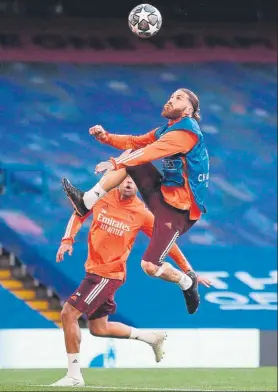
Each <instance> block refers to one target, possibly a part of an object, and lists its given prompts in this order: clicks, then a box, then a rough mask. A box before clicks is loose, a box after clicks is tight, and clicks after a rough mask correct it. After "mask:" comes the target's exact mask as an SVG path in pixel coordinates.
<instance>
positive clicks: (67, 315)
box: [61, 302, 78, 323]
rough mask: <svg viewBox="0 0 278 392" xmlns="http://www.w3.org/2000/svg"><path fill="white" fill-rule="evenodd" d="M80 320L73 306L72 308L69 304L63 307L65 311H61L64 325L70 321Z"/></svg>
mask: <svg viewBox="0 0 278 392" xmlns="http://www.w3.org/2000/svg"><path fill="white" fill-rule="evenodd" d="M76 318H78V317H77V315H76V312H75V309H74V307H73V306H71V305H70V304H69V303H67V302H66V303H65V304H64V306H63V309H62V311H61V320H62V322H63V323H66V322H68V321H70V320H74V319H76Z"/></svg>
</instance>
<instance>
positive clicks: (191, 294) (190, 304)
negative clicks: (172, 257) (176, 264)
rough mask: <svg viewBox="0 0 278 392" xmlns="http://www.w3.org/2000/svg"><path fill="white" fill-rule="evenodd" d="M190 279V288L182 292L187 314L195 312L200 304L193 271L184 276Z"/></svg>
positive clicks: (196, 280) (195, 276)
mask: <svg viewBox="0 0 278 392" xmlns="http://www.w3.org/2000/svg"><path fill="white" fill-rule="evenodd" d="M186 275H187V276H189V277H190V278H191V279H192V282H193V283H192V286H191V287H189V289H187V290H183V291H182V292H183V295H184V298H185V302H186V306H187V310H188V313H189V314H193V313H195V312H197V310H198V307H199V304H200V296H199V292H198V278H197V275H196V273H195V272H194V271H189V272H187V274H186Z"/></svg>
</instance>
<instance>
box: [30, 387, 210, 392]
mask: <svg viewBox="0 0 278 392" xmlns="http://www.w3.org/2000/svg"><path fill="white" fill-rule="evenodd" d="M33 386H36V387H50V385H33ZM51 388H66V387H52V386H51ZM71 388H88V389H89V388H91V389H93V390H100V389H104V390H105V389H113V390H115V391H119V392H121V391H153V392H161V391H162V392H163V391H165V392H166V391H169V392H218V391H216V390H215V389H202V390H201V389H184V388H152V387H150V388H149V387H142V388H139V387H133V388H132V387H116V386H111V387H108V386H96V385H85V387H78V386H76V387H71Z"/></svg>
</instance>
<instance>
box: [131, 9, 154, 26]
mask: <svg viewBox="0 0 278 392" xmlns="http://www.w3.org/2000/svg"><path fill="white" fill-rule="evenodd" d="M152 13H153V12H146V11H145V10H144V7H143V8H142V10H141V11H140V12H139V13H138V12H136V14H135V15H137V16H139V21H138V23H140V22H141V21H142V20H146V21H147V22H148V21H149V18H148V17H149V15H151V14H152Z"/></svg>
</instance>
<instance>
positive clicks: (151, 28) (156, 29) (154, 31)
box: [147, 23, 158, 35]
mask: <svg viewBox="0 0 278 392" xmlns="http://www.w3.org/2000/svg"><path fill="white" fill-rule="evenodd" d="M157 31H158V28H157V23H156V24H155V25H154V26H153V25H151V24H150V23H149V30H148V31H147V33H150V34H151V35H154V34H155V33H157Z"/></svg>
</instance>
